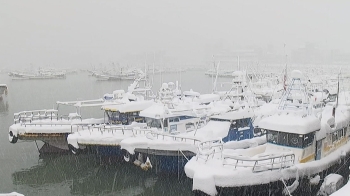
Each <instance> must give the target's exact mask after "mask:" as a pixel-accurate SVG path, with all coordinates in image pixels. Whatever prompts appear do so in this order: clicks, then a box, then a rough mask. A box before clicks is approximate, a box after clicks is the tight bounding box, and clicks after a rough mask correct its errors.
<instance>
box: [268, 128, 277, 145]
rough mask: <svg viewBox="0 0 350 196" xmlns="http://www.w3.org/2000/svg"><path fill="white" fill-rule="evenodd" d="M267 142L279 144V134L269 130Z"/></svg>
mask: <svg viewBox="0 0 350 196" xmlns="http://www.w3.org/2000/svg"><path fill="white" fill-rule="evenodd" d="M267 142H270V143H274V144H278V132H277V131H272V130H268V132H267Z"/></svg>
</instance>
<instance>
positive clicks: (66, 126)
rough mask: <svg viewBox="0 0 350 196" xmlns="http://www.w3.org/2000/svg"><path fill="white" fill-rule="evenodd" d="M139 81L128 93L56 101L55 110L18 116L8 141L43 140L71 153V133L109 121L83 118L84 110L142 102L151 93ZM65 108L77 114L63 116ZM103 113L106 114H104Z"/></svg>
mask: <svg viewBox="0 0 350 196" xmlns="http://www.w3.org/2000/svg"><path fill="white" fill-rule="evenodd" d="M139 81H140V80H139V79H137V80H135V81H134V82H133V83H132V84H130V85H129V86H128V91H127V92H125V91H124V90H115V91H113V94H105V95H104V96H103V98H100V99H95V100H82V101H68V102H67V101H66V102H61V101H58V102H56V105H57V107H56V109H43V110H32V111H22V112H19V113H15V114H14V124H13V125H11V126H10V128H9V141H10V142H11V143H16V142H17V141H18V140H26V141H36V140H41V141H43V142H44V143H45V145H46V146H53V147H56V148H58V149H63V150H68V149H69V148H68V143H67V136H68V134H71V133H74V132H76V131H78V130H81V129H82V128H83V127H89V126H94V125H100V124H105V123H107V121H108V119H107V117H106V116H103V117H98V118H84V117H83V116H82V114H81V110H82V108H91V107H98V108H99V111H100V108H101V107H102V106H105V105H109V106H110V105H120V104H124V103H128V102H131V101H136V100H138V99H140V100H143V99H144V96H147V95H149V93H150V91H151V90H150V88H146V87H145V88H139ZM62 106H69V107H71V108H74V111H73V112H70V113H68V114H61V113H62V112H61V111H60V110H59V108H60V107H62ZM101 114H102V115H103V113H101ZM102 115H101V116H102ZM43 147H45V146H43ZM42 149H43V148H42ZM44 149H45V148H44ZM42 152H43V151H42Z"/></svg>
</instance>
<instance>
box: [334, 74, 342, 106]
mask: <svg viewBox="0 0 350 196" xmlns="http://www.w3.org/2000/svg"><path fill="white" fill-rule="evenodd" d="M340 74H341V68H340V70H339V73H338V89H337V105H336V106H335V107H338V101H339V76H340Z"/></svg>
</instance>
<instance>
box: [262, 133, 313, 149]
mask: <svg viewBox="0 0 350 196" xmlns="http://www.w3.org/2000/svg"><path fill="white" fill-rule="evenodd" d="M313 141H314V133H313V132H312V133H308V134H306V135H301V134H295V133H285V132H279V131H272V130H267V142H269V143H273V144H278V145H283V146H290V147H295V148H305V147H308V146H310V145H312V143H313Z"/></svg>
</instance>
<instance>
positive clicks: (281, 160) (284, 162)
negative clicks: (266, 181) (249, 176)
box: [223, 152, 295, 172]
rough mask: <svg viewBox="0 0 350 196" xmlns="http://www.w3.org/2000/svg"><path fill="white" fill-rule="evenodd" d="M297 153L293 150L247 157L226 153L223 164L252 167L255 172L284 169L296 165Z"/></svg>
mask: <svg viewBox="0 0 350 196" xmlns="http://www.w3.org/2000/svg"><path fill="white" fill-rule="evenodd" d="M230 159H231V160H234V161H235V163H228V162H227V160H230ZM294 162H295V154H294V153H293V152H287V153H281V154H270V155H265V156H259V157H246V156H235V155H225V157H224V161H223V165H234V166H235V168H237V167H252V170H253V172H260V171H265V170H274V169H283V168H288V167H290V166H292V165H294Z"/></svg>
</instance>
